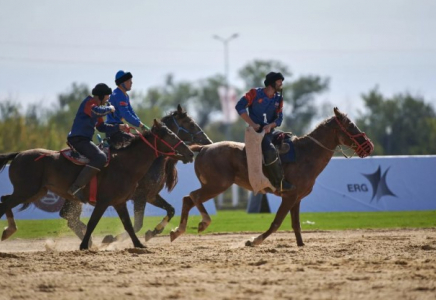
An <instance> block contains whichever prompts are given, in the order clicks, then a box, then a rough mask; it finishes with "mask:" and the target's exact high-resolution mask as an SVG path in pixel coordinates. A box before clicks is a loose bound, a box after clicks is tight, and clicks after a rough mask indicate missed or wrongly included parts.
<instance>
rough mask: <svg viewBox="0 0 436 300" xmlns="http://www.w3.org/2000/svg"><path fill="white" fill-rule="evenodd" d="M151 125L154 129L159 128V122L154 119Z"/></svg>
mask: <svg viewBox="0 0 436 300" xmlns="http://www.w3.org/2000/svg"><path fill="white" fill-rule="evenodd" d="M153 124H154V126H155V127H159V126H160V122H159V121H158V120H156V119H153Z"/></svg>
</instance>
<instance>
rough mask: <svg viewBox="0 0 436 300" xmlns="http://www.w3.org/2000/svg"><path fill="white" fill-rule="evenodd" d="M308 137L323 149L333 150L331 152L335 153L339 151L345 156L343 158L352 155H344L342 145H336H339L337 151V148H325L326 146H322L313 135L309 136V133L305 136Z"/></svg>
mask: <svg viewBox="0 0 436 300" xmlns="http://www.w3.org/2000/svg"><path fill="white" fill-rule="evenodd" d="M307 137H308V138H309V139H311V140H312V141H313V142H314V143H315V144H317V145H318V146H320V147H321V148H324V149H325V150H327V151H330V152H333V153H335V152H336V153H337V152H341V153H342V155H343V156H344V157H345V158H351V157H353V155H351V156H348V155H346V154H345V152H344V150H343V149H342V147H341V146H338V147H339V149H340V151H338V150H336V149H333V150H332V149H329V148H327V147H326V146H324V145H323V144H321V143H320V142H319V141H318V140H317V139H315V138H314V137H311V136H310V135H308V136H307Z"/></svg>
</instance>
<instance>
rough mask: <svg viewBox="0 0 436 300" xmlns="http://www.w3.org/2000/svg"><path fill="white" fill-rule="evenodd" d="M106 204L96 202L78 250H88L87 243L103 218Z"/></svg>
mask: <svg viewBox="0 0 436 300" xmlns="http://www.w3.org/2000/svg"><path fill="white" fill-rule="evenodd" d="M108 206H109V205H108V204H107V203H106V202H103V201H102V200H100V201H99V200H97V204H96V205H95V208H94V210H93V211H92V214H91V218H90V219H89V222H88V225H87V226H86V232H85V235H84V236H83V239H82V243H81V244H80V250H87V249H89V242H90V240H91V234H92V232H93V231H94V229H95V227H96V226H97V224H98V222H99V221H100V219H101V217H102V216H103V214H104V212H105V211H106V209H107V208H108Z"/></svg>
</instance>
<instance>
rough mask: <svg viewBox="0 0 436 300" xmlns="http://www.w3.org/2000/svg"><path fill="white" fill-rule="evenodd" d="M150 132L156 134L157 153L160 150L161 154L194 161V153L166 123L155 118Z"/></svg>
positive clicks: (184, 161)
mask: <svg viewBox="0 0 436 300" xmlns="http://www.w3.org/2000/svg"><path fill="white" fill-rule="evenodd" d="M150 132H151V135H153V136H154V148H155V151H156V154H158V152H159V153H160V154H163V155H167V156H171V157H172V158H174V159H177V160H181V161H182V162H183V163H185V164H186V163H188V162H193V161H194V153H193V152H192V151H191V150H190V149H189V147H188V146H187V145H186V144H185V143H184V142H183V141H182V140H180V138H179V137H178V136H177V135H175V134H174V132H172V131H171V130H170V129H169V128H168V127H166V126H165V124H164V123H161V122H160V121H158V120H156V119H154V121H153V126H152V127H151V130H150ZM145 134H147V133H145Z"/></svg>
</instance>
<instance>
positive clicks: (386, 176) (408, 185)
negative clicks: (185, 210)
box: [0, 156, 436, 219]
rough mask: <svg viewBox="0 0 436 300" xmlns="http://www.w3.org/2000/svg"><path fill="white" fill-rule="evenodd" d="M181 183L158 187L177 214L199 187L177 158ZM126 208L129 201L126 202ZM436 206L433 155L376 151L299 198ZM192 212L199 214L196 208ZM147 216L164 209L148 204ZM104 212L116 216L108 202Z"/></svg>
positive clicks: (311, 204) (350, 204)
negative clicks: (170, 188)
mask: <svg viewBox="0 0 436 300" xmlns="http://www.w3.org/2000/svg"><path fill="white" fill-rule="evenodd" d="M177 169H178V172H179V183H178V184H177V186H176V188H175V189H174V190H173V191H172V192H171V193H168V192H167V191H166V190H164V191H162V192H161V196H162V197H163V198H164V199H166V200H167V201H168V202H169V203H170V204H171V205H173V206H174V208H175V209H176V215H180V213H181V207H182V198H183V197H184V196H185V195H188V194H189V193H190V192H191V191H193V190H195V189H197V188H199V187H200V183H199V182H198V179H197V177H196V176H195V172H194V165H193V164H186V165H183V164H181V163H178V164H177ZM11 192H12V186H11V184H10V181H9V177H8V169H7V168H6V169H5V170H4V171H3V172H2V173H0V194H1V195H4V194H9V193H11ZM267 197H268V203H269V207H270V210H271V212H276V211H277V209H278V207H279V205H280V201H281V199H280V198H279V197H277V196H274V195H272V194H268V195H267ZM62 204H63V199H62V198H60V197H58V196H56V195H54V194H51V193H49V194H48V195H47V196H46V197H44V198H43V199H42V200H40V201H38V202H36V203H35V204H33V205H32V206H31V207H30V208H28V209H27V210H24V211H22V212H18V211H17V209H15V210H14V212H15V216H16V218H17V219H47V218H58V215H59V213H58V212H59V210H60V208H61V206H62ZM204 205H205V207H206V209H207V210H208V212H209V213H210V214H215V213H216V208H215V203H214V201H213V200H209V201H207V202H205V203H204ZM128 208H129V211H130V214H132V211H133V209H132V208H133V203H132V201H129V202H128ZM92 209H93V207H92V206H89V205H85V206H84V211H83V213H82V216H90V214H91V212H92ZM401 210H436V156H380V157H369V158H364V159H361V158H351V159H345V158H333V159H332V160H331V161H330V163H329V164H328V165H327V167H326V168H325V169H324V171H323V172H322V173H321V174H320V175H319V176H318V178H317V180H316V183H315V185H314V188H313V191H312V193H311V194H310V195H308V196H307V197H306V198H304V199H303V201H302V203H301V211H303V212H333V211H401ZM192 213H193V214H198V210H197V209H196V208H193V209H192ZM145 215H146V216H156V215H165V212H164V211H163V210H161V209H158V208H155V207H153V206H152V205H150V204H147V206H146V212H145ZM105 216H112V217H113V216H117V214H116V212H115V210H114V209H113V208H112V207H110V208H109V209H108V211H107V212H106V214H105Z"/></svg>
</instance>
